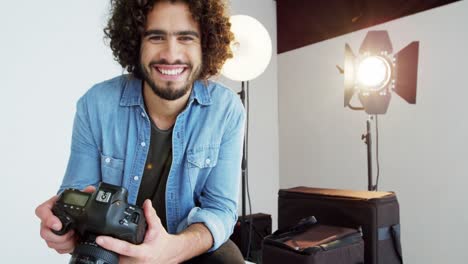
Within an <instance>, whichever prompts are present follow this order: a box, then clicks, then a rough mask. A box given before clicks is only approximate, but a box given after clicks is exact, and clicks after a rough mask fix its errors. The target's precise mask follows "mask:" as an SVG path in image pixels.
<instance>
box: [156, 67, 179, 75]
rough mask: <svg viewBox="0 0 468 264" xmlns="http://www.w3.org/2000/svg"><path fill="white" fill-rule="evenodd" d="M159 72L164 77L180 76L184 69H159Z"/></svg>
mask: <svg viewBox="0 0 468 264" xmlns="http://www.w3.org/2000/svg"><path fill="white" fill-rule="evenodd" d="M158 70H159V71H160V72H161V73H162V74H164V75H178V74H180V73H182V72H183V71H184V68H178V69H173V70H164V69H161V68H158Z"/></svg>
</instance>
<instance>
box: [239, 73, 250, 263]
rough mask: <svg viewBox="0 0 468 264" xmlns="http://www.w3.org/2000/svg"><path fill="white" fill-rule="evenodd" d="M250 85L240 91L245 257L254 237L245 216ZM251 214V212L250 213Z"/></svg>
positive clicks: (246, 82) (243, 249) (242, 242)
mask: <svg viewBox="0 0 468 264" xmlns="http://www.w3.org/2000/svg"><path fill="white" fill-rule="evenodd" d="M248 87H249V81H242V82H241V91H240V92H239V93H238V94H239V97H240V99H241V101H242V104H243V105H244V107H245V109H246V125H245V135H244V146H243V151H242V163H241V169H242V183H241V189H242V217H241V245H242V248H241V252H247V253H246V254H245V256H244V257H245V258H247V257H248V255H249V248H250V244H249V241H251V237H252V231H251V229H252V223H251V224H250V225H249V232H248V234H249V237H247V236H246V232H245V230H246V221H245V216H246V206H245V201H246V192H247V182H248V179H249V177H248V175H249V172H248V160H249V159H248V146H249V141H248V138H249V137H248V126H249V121H248V120H249V100H248V97H249V93H248ZM249 208H250V210H251V209H252V208H251V206H250V205H249ZM250 214H251V213H250ZM250 222H252V219H250Z"/></svg>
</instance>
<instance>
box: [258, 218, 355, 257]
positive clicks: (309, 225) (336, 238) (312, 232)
mask: <svg viewBox="0 0 468 264" xmlns="http://www.w3.org/2000/svg"><path fill="white" fill-rule="evenodd" d="M311 219H313V220H312V221H311ZM262 258H263V263H264V264H275V263H278V264H280V263H281V264H282V263H294V264H338V263H339V264H362V263H364V241H363V240H362V234H361V231H360V230H358V229H352V228H346V227H338V226H329V225H322V224H318V223H316V221H315V218H314V217H309V218H306V219H303V220H301V221H300V222H299V224H297V225H295V226H293V227H290V228H286V229H279V230H278V231H276V232H275V233H273V234H272V235H269V236H267V237H265V239H264V240H263V257H262Z"/></svg>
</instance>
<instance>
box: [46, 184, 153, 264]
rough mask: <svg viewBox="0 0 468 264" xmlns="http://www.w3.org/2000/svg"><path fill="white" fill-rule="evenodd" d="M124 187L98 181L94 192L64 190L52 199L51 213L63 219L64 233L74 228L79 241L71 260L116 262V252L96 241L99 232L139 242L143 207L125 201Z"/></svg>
mask: <svg viewBox="0 0 468 264" xmlns="http://www.w3.org/2000/svg"><path fill="white" fill-rule="evenodd" d="M127 196H128V194H127V190H126V189H125V188H123V187H120V186H115V185H111V184H107V183H103V182H101V183H100V184H99V187H98V189H97V190H96V191H95V192H94V193H85V192H81V191H79V190H76V189H66V190H65V191H63V193H62V194H60V197H59V198H58V200H57V201H56V202H55V204H54V207H53V208H52V212H53V213H54V215H56V216H57V217H58V218H59V219H60V221H61V222H62V229H61V230H59V231H55V230H52V232H54V233H55V234H57V235H63V234H65V233H67V232H68V231H70V229H74V230H75V232H76V234H78V239H79V240H78V244H77V246H76V247H75V250H74V251H73V254H72V258H71V260H70V263H96V264H113V263H118V262H119V256H118V254H116V253H115V252H112V251H108V250H106V249H104V248H102V247H100V246H98V245H97V244H96V237H97V236H99V235H106V236H113V237H115V238H118V239H121V240H125V241H128V242H130V243H133V244H141V243H142V242H143V239H144V236H145V232H146V227H147V224H146V220H145V217H144V214H143V210H142V209H141V208H139V207H137V206H134V205H129V204H128V203H127Z"/></svg>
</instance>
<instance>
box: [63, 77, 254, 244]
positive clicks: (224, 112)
mask: <svg viewBox="0 0 468 264" xmlns="http://www.w3.org/2000/svg"><path fill="white" fill-rule="evenodd" d="M244 123H245V110H244V108H243V106H242V103H241V102H240V100H239V98H238V96H237V95H236V94H235V93H234V92H233V91H231V90H229V89H228V88H226V87H223V86H221V85H220V84H217V83H215V82H211V81H209V82H207V83H206V82H202V81H196V82H195V83H194V85H193V89H192V92H191V95H190V98H189V101H188V103H187V106H186V107H185V109H184V110H183V111H182V112H181V113H180V114H179V115H178V116H177V119H176V122H175V124H174V127H173V137H172V150H173V153H172V155H173V157H172V166H171V169H170V172H169V176H168V180H167V185H166V218H167V229H168V230H167V231H168V232H169V233H171V234H175V233H179V232H181V231H183V230H184V229H186V228H187V227H188V226H189V225H191V224H193V223H203V224H204V225H205V226H206V227H207V228H208V229H209V230H210V232H211V235H212V236H213V240H214V244H213V247H212V248H211V249H210V251H213V250H215V249H217V248H218V247H219V246H220V245H221V244H223V243H224V242H225V241H226V240H227V239H228V238H229V236H230V235H231V233H232V231H233V228H234V224H235V223H236V221H237V200H238V192H239V178H240V173H241V171H240V170H241V157H242V143H243V136H244ZM150 134H151V124H150V120H149V117H148V114H147V113H146V111H145V106H144V101H143V96H142V81H141V80H139V79H135V78H134V77H132V76H131V75H122V76H119V77H116V78H114V79H111V80H108V81H105V82H102V83H99V84H97V85H95V86H93V87H92V88H91V89H90V90H88V92H86V94H85V95H83V96H82V97H81V98H80V99H79V100H78V103H77V110H76V114H75V119H74V124H73V135H72V143H71V153H70V159H69V161H68V166H67V170H66V172H65V176H64V178H63V182H62V185H61V187H60V190H59V191H60V192H61V191H63V190H64V189H65V188H76V189H83V188H84V187H86V186H88V185H94V186H97V184H98V183H99V182H100V181H103V182H107V183H110V184H115V185H119V186H123V187H125V188H126V189H127V190H128V202H129V203H130V204H135V203H136V199H137V195H138V190H139V188H140V183H141V179H142V176H143V170H144V166H145V162H146V157H147V154H148V147H149V145H150Z"/></svg>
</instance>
